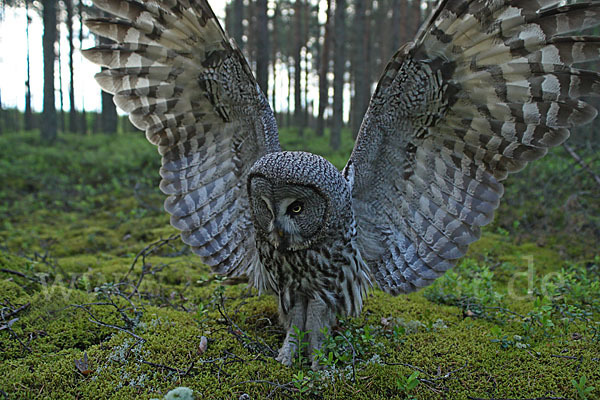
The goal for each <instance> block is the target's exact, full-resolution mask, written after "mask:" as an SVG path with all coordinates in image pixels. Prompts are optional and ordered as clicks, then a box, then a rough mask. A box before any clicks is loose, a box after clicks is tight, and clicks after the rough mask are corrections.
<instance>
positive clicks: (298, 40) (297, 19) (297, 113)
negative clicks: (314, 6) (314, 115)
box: [294, 0, 304, 136]
mask: <svg viewBox="0 0 600 400" xmlns="http://www.w3.org/2000/svg"><path fill="white" fill-rule="evenodd" d="M302 8H303V4H302V0H296V1H295V3H294V125H296V127H297V128H298V134H299V135H300V136H302V131H303V130H304V126H303V125H302V119H303V118H302V114H303V111H302V84H301V83H302V82H301V79H302V69H301V65H300V64H301V52H302V37H303V35H302Z"/></svg>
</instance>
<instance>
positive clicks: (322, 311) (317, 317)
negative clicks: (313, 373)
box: [306, 298, 336, 370]
mask: <svg viewBox="0 0 600 400" xmlns="http://www.w3.org/2000/svg"><path fill="white" fill-rule="evenodd" d="M335 322H336V316H335V312H334V310H332V309H331V307H329V306H327V304H325V302H323V301H322V300H321V299H319V298H317V299H311V300H309V302H308V307H307V310H306V331H310V333H309V343H308V356H309V357H310V360H311V362H312V366H311V367H312V369H313V370H316V369H318V368H319V363H318V360H316V359H315V354H314V351H315V350H317V349H320V348H321V346H322V345H323V341H324V340H325V335H324V334H323V328H327V330H328V331H329V332H331V327H332V326H333V325H334V324H335Z"/></svg>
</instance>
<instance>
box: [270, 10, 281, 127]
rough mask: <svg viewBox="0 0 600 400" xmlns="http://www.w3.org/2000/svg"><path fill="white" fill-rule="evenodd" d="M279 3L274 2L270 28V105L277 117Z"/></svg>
mask: <svg viewBox="0 0 600 400" xmlns="http://www.w3.org/2000/svg"><path fill="white" fill-rule="evenodd" d="M279 8H280V7H279V2H275V8H274V9H273V16H272V17H271V27H272V29H273V36H272V38H271V42H270V44H271V68H272V74H273V87H272V88H271V105H272V107H273V113H274V114H275V116H277V85H276V84H275V83H276V82H277V61H278V57H277V51H278V49H279V40H278V39H279V34H278V33H279V22H278V20H279V18H280V16H279Z"/></svg>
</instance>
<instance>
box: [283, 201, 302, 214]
mask: <svg viewBox="0 0 600 400" xmlns="http://www.w3.org/2000/svg"><path fill="white" fill-rule="evenodd" d="M302 209H303V205H302V202H300V201H295V202H293V203H292V204H290V205H289V206H288V208H287V211H286V214H288V215H298V214H300V213H301V212H302Z"/></svg>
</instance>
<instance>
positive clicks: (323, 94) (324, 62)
mask: <svg viewBox="0 0 600 400" xmlns="http://www.w3.org/2000/svg"><path fill="white" fill-rule="evenodd" d="M331 1H332V0H327V11H326V13H327V19H326V20H325V32H324V35H325V36H324V38H323V47H322V49H321V61H320V69H319V114H318V116H317V136H323V131H324V128H325V110H326V108H327V106H328V105H329V80H328V79H329V78H328V76H327V74H328V73H329V59H330V57H329V56H330V52H331V49H330V47H331V35H332V32H331V25H332V18H331V8H332V7H331Z"/></svg>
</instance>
